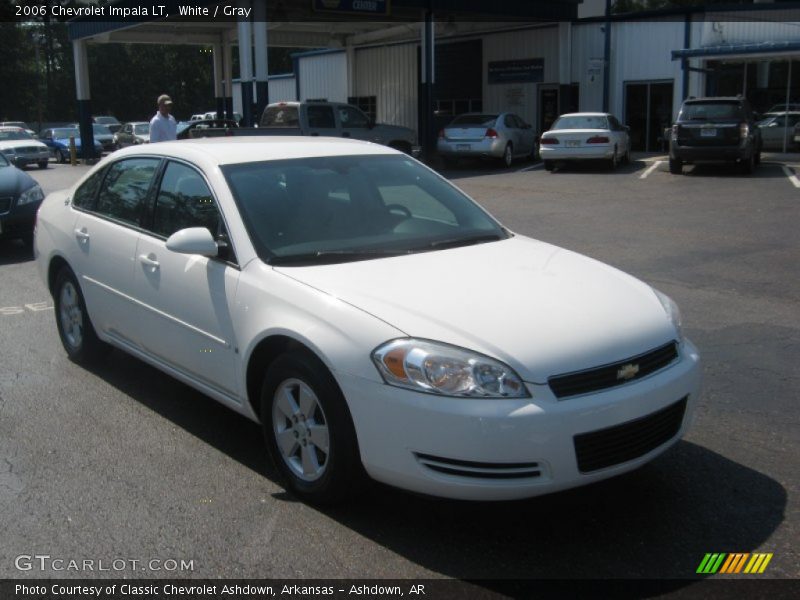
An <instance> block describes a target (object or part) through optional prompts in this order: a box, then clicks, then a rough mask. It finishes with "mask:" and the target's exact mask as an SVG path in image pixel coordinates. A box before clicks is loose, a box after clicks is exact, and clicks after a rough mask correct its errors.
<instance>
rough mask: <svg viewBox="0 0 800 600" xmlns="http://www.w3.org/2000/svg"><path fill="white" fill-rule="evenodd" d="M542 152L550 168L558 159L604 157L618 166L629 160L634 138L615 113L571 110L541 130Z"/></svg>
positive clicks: (607, 161) (545, 162) (548, 168)
mask: <svg viewBox="0 0 800 600" xmlns="http://www.w3.org/2000/svg"><path fill="white" fill-rule="evenodd" d="M539 153H540V155H541V157H542V160H543V161H544V168H545V169H546V170H548V171H552V170H553V169H554V168H555V166H556V164H557V163H560V162H566V161H579V160H602V161H605V162H606V163H607V164H608V166H609V167H610V168H612V169H615V168H616V167H617V165H619V164H620V163H627V162H630V158H631V142H630V137H629V136H628V128H627V127H626V126H624V125H622V124H620V122H619V121H618V120H617V118H616V117H615V116H614V115H612V114H609V113H569V114H566V115H561V116H560V117H559V118H558V119H556V122H555V123H553V126H552V127H551V128H550V129H549V130H548V131H546V132H545V133H543V134H542V137H541V139H540V140H539Z"/></svg>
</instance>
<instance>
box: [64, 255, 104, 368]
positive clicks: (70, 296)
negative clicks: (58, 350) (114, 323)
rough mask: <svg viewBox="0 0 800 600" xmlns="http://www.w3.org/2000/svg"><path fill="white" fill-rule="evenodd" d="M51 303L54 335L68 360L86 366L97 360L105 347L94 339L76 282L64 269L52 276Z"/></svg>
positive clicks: (68, 271)
mask: <svg viewBox="0 0 800 600" xmlns="http://www.w3.org/2000/svg"><path fill="white" fill-rule="evenodd" d="M53 300H54V302H55V309H56V310H55V313H56V325H57V326H58V335H59V337H60V338H61V343H62V345H63V346H64V350H66V351H67V355H68V356H69V358H70V360H73V361H75V362H76V363H79V364H88V363H90V362H93V361H95V360H96V359H98V358H99V357H100V356H101V355H102V353H103V351H104V350H105V349H106V345H105V344H104V343H103V342H102V341H100V338H98V337H97V334H96V333H95V330H94V327H93V326H92V322H91V320H90V319H89V313H88V312H86V303H85V302H84V300H83V294H82V293H81V289H80V286H79V285H78V281H77V280H76V279H75V275H73V273H72V271H71V270H70V269H69V268H67V267H64V268H62V269H61V270H60V271H59V272H58V275H56V282H55V286H54V288H53Z"/></svg>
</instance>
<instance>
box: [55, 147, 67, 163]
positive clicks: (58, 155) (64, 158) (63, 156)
mask: <svg viewBox="0 0 800 600" xmlns="http://www.w3.org/2000/svg"><path fill="white" fill-rule="evenodd" d="M56 158H57V159H58V162H60V163H61V164H64V163H66V162H67V155H66V153H65V152H64V150H63V149H62V148H59V149H58V150H56Z"/></svg>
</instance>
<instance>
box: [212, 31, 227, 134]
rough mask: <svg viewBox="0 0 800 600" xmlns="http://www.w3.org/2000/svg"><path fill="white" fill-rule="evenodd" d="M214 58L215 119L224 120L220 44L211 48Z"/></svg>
mask: <svg viewBox="0 0 800 600" xmlns="http://www.w3.org/2000/svg"><path fill="white" fill-rule="evenodd" d="M212 54H213V57H214V107H215V108H216V109H217V118H218V119H224V118H225V95H224V89H225V84H224V80H225V71H224V69H223V68H222V44H214V46H213V48H212Z"/></svg>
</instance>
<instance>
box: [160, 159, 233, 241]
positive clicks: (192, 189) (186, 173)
mask: <svg viewBox="0 0 800 600" xmlns="http://www.w3.org/2000/svg"><path fill="white" fill-rule="evenodd" d="M219 221H220V217H219V210H217V206H216V204H215V203H214V197H213V196H212V195H211V190H209V189H208V186H207V185H206V182H205V180H204V179H203V177H202V176H201V175H200V173H198V172H197V171H195V170H194V169H192V168H191V167H188V166H186V165H182V164H180V163H176V162H170V163H169V164H168V165H167V168H166V170H165V171H164V177H163V179H162V180H161V188H160V189H159V191H158V197H157V198H156V210H155V215H154V220H153V232H154V233H156V234H158V235H161V236H164V237H169V236H171V235H172V234H173V233H175V232H176V231H180V230H181V229H186V228H187V227H205V228H207V229H208V230H209V231H210V232H211V235H213V236H216V235H217V233H219V231H218V230H219Z"/></svg>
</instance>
